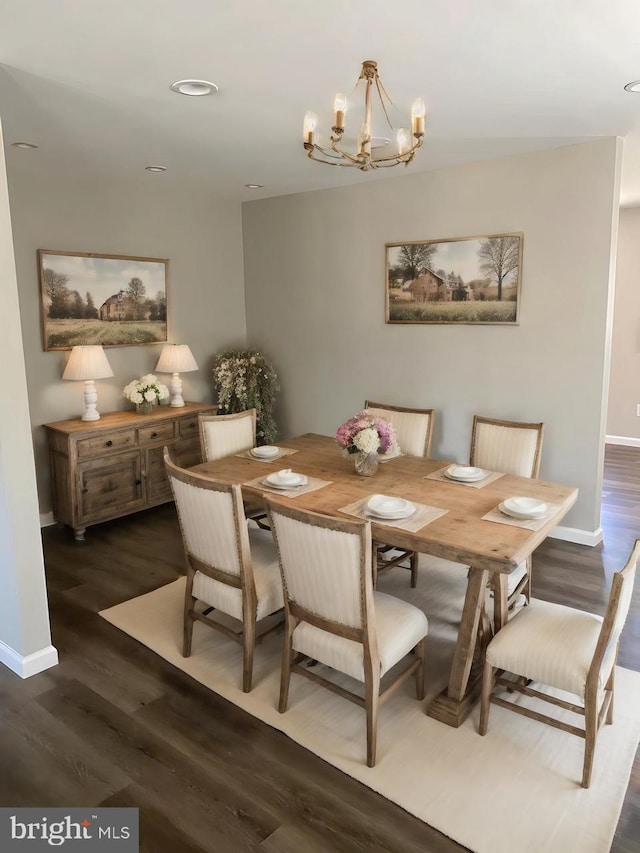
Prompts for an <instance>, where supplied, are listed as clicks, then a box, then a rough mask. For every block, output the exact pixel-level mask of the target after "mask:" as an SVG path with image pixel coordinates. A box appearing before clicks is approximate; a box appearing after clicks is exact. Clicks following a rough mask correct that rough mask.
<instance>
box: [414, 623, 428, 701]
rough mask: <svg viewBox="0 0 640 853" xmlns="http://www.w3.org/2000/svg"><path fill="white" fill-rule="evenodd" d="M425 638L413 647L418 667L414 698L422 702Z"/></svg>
mask: <svg viewBox="0 0 640 853" xmlns="http://www.w3.org/2000/svg"><path fill="white" fill-rule="evenodd" d="M425 644H426V638H425V637H423V638H422V639H421V640H420V642H419V643H418V645H417V646H416V647H415V649H414V652H415V654H416V658H417V659H418V668H417V669H416V699H417V700H418V702H422V700H423V699H424V650H425Z"/></svg>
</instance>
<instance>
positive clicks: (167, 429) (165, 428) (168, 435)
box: [138, 421, 174, 445]
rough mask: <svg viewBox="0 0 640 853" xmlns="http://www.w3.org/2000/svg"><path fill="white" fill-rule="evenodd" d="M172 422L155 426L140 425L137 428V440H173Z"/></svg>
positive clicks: (143, 442)
mask: <svg viewBox="0 0 640 853" xmlns="http://www.w3.org/2000/svg"><path fill="white" fill-rule="evenodd" d="M173 436H174V424H173V421H171V422H170V423H168V424H156V425H155V426H150V427H142V428H141V429H139V430H138V441H139V443H140V444H141V445H143V444H157V443H158V442H159V441H173Z"/></svg>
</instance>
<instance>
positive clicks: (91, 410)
mask: <svg viewBox="0 0 640 853" xmlns="http://www.w3.org/2000/svg"><path fill="white" fill-rule="evenodd" d="M108 376H113V370H111V365H110V364H109V362H108V361H107V357H106V355H105V354H104V350H103V349H102V347H101V346H79V347H73V349H72V350H71V355H70V356H69V361H68V362H67V366H66V367H65V369H64V373H63V374H62V378H63V379H75V380H82V379H84V414H83V415H82V420H83V421H98V420H100V413H99V412H98V410H97V409H96V403H97V402H98V394H97V391H96V385H95V382H94V381H93V380H94V379H106V378H107V377H108Z"/></svg>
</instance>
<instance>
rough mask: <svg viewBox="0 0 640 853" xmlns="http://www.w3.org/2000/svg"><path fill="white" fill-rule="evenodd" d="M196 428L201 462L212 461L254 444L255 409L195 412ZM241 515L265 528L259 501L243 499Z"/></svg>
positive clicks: (246, 448) (239, 451)
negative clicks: (213, 412) (198, 435)
mask: <svg viewBox="0 0 640 853" xmlns="http://www.w3.org/2000/svg"><path fill="white" fill-rule="evenodd" d="M198 431H199V433H200V448H201V451H202V461H203V462H215V460H216V459H222V458H223V456H231V455H232V454H234V453H242V451H243V450H251V448H252V447H255V444H256V410H255V409H247V410H246V411H245V412H236V413H235V414H232V415H206V414H199V415H198ZM244 510H245V515H246V516H247V518H250V519H252V520H253V521H255V522H256V523H257V524H258V525H259V526H260V527H263V528H266V525H265V523H264V519H265V518H266V517H267V516H266V514H265V511H264V508H263V506H262V504H261V503H258V502H257V501H251V500H249V501H245V504H244Z"/></svg>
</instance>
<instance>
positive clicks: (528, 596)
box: [522, 554, 533, 604]
mask: <svg viewBox="0 0 640 853" xmlns="http://www.w3.org/2000/svg"><path fill="white" fill-rule="evenodd" d="M532 569H533V558H532V556H531V554H529V556H528V557H527V583H526V584H525V587H524V589H523V590H522V591H523V592H524V597H525V598H526V599H527V604H530V603H531V571H532Z"/></svg>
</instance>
